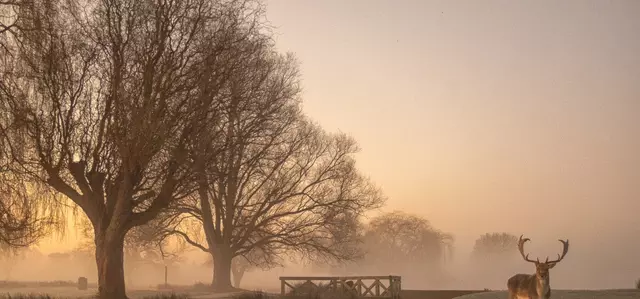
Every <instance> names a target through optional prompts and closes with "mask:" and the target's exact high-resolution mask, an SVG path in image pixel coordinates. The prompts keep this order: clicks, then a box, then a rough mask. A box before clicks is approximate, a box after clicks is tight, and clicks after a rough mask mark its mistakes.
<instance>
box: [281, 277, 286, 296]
mask: <svg viewBox="0 0 640 299" xmlns="http://www.w3.org/2000/svg"><path fill="white" fill-rule="evenodd" d="M285 288H286V287H285V284H284V279H282V277H281V278H280V296H284V295H286V294H285Z"/></svg>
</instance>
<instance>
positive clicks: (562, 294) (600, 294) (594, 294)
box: [425, 289, 640, 299]
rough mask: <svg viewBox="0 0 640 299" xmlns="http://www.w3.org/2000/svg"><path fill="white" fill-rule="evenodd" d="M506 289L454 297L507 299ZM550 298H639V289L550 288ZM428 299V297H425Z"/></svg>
mask: <svg viewBox="0 0 640 299" xmlns="http://www.w3.org/2000/svg"><path fill="white" fill-rule="evenodd" d="M507 298H508V294H507V292H506V291H500V292H481V293H474V294H469V295H464V296H459V297H456V299H507ZM551 298H552V299H636V298H639V299H640V290H633V289H630V290H593V291H586V290H552V291H551ZM425 299H429V298H425Z"/></svg>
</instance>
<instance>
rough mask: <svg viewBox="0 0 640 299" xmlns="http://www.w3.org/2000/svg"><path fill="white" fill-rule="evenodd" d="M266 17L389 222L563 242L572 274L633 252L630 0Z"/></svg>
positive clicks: (280, 9) (304, 9)
mask: <svg viewBox="0 0 640 299" xmlns="http://www.w3.org/2000/svg"><path fill="white" fill-rule="evenodd" d="M267 5H268V12H267V14H268V19H269V21H270V22H271V23H272V25H274V26H275V32H276V33H277V42H278V47H279V49H280V50H282V51H291V52H294V53H295V54H296V55H297V57H298V58H299V60H300V62H301V69H302V76H303V86H304V106H305V110H306V111H307V113H308V114H309V115H310V116H311V117H312V118H314V119H315V120H316V121H318V122H319V123H320V124H321V125H323V126H324V127H325V128H327V129H328V130H331V131H337V130H340V131H343V132H347V133H350V134H351V135H353V136H354V137H355V138H356V139H357V140H358V141H359V143H360V145H361V147H362V148H363V150H362V152H361V154H359V156H358V163H359V165H360V169H361V170H362V171H363V172H364V173H366V174H367V175H369V176H370V177H371V178H372V179H373V180H374V181H375V182H377V184H379V185H380V186H381V187H382V188H383V189H384V191H385V193H386V194H387V195H388V196H389V198H390V200H389V202H388V207H387V208H385V210H394V209H399V210H406V211H409V212H412V213H416V214H419V215H422V216H425V217H427V218H428V219H429V220H430V221H431V222H432V223H433V224H434V226H436V227H437V228H439V229H442V230H444V231H447V232H451V233H453V234H454V235H455V236H456V237H457V242H458V245H459V246H460V247H462V248H467V250H468V249H470V248H469V246H470V245H471V244H472V242H473V240H474V239H475V238H476V237H477V236H478V235H480V234H482V233H485V232H494V231H496V232H501V231H507V232H511V233H514V234H520V233H525V234H527V235H529V236H532V237H533V238H534V241H537V242H536V243H535V244H538V245H540V246H542V247H544V248H546V249H544V250H543V251H540V254H554V253H555V252H556V251H558V250H560V248H559V244H557V241H555V240H556V239H557V238H560V237H562V238H569V239H571V240H572V243H571V244H572V247H571V251H570V254H569V256H572V255H573V256H574V259H575V260H574V261H575V263H577V261H578V260H579V259H576V257H577V256H582V260H587V259H594V258H598V259H606V261H602V262H605V263H606V262H610V261H611V258H612V257H611V256H612V255H614V257H615V258H617V259H618V260H616V261H617V263H619V264H623V263H624V261H623V259H625V258H627V257H630V256H635V252H636V250H640V242H639V241H636V240H635V239H636V238H637V237H640V220H639V217H637V215H638V213H640V157H639V155H640V17H638V16H639V15H640V1H637V0H629V1H622V0H616V1H604V0H602V1H540V0H536V1H526V2H525V1H488V0H483V1H472V0H469V1H452V0H447V1H427V0H420V1H418V0H416V1H406V0H404V1H391V0H389V1H375V0H367V1H364V0H359V1H356V0H321V1H319V0H295V1H294V0H268V1H267ZM71 235H72V236H71V239H73V234H71ZM628 237H631V238H629V239H625V238H628ZM554 242H555V243H554ZM607 242H612V243H616V242H617V243H618V244H613V245H612V244H611V243H607ZM621 243H624V244H625V245H624V246H619V245H620V244H621ZM631 243H633V244H632V245H627V244H631ZM545 244H548V245H549V246H543V245H545ZM602 245H607V246H602ZM611 246H617V247H615V248H616V250H617V251H622V252H618V253H617V254H612V252H614V251H612V250H611V248H610V247H611ZM48 247H49V248H55V246H51V245H49V246H48ZM532 248H533V247H532ZM541 250H542V249H541ZM534 255H535V254H534ZM570 263H571V262H570ZM614 265H617V264H615V263H614ZM587 266H588V265H587ZM637 266H638V267H639V268H638V269H640V262H638V265H637ZM630 267H631V266H630ZM633 267H636V266H633ZM627 270H633V269H627ZM558 271H559V270H558ZM630 283H631V282H630Z"/></svg>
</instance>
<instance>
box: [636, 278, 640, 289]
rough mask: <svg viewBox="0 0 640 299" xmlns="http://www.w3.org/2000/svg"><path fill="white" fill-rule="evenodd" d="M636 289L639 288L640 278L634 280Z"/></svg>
mask: <svg viewBox="0 0 640 299" xmlns="http://www.w3.org/2000/svg"><path fill="white" fill-rule="evenodd" d="M636 289H639V290H640V279H638V280H636Z"/></svg>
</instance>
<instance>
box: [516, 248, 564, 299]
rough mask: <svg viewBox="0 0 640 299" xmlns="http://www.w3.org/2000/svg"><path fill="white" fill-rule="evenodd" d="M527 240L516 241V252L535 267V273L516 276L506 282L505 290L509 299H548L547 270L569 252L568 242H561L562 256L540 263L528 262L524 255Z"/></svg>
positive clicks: (549, 293)
mask: <svg viewBox="0 0 640 299" xmlns="http://www.w3.org/2000/svg"><path fill="white" fill-rule="evenodd" d="M527 241H529V238H526V239H522V236H520V240H519V241H518V250H519V251H520V254H521V255H522V257H523V258H524V260H525V261H527V262H530V263H534V264H535V265H536V273H534V274H516V275H514V276H511V278H509V280H507V288H508V289H509V299H549V297H551V286H550V284H549V269H551V268H553V267H555V265H556V264H557V263H558V262H560V261H561V260H562V259H563V258H564V256H565V255H566V254H567V252H568V251H569V240H566V241H563V240H559V241H560V242H562V245H563V250H562V256H561V255H560V254H558V259H556V260H551V261H550V260H549V258H548V257H547V259H546V261H544V262H540V260H539V259H536V260H535V261H534V260H530V259H529V255H528V254H527V255H525V254H524V243H525V242H527Z"/></svg>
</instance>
